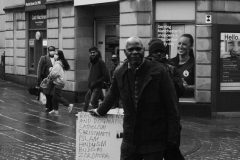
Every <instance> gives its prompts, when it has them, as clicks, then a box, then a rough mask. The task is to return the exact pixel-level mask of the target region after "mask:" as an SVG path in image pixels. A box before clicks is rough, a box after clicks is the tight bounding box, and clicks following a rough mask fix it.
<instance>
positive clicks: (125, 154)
mask: <svg viewBox="0 0 240 160" xmlns="http://www.w3.org/2000/svg"><path fill="white" fill-rule="evenodd" d="M163 156H164V150H160V151H155V152H150V153H139V152H138V151H137V146H135V145H132V144H129V143H127V142H122V144H121V158H120V160H162V159H163Z"/></svg>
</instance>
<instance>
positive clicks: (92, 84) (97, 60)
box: [83, 47, 110, 111]
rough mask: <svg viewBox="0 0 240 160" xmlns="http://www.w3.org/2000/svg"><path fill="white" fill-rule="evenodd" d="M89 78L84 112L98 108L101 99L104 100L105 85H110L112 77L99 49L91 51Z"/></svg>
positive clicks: (91, 49) (94, 48) (93, 48)
mask: <svg viewBox="0 0 240 160" xmlns="http://www.w3.org/2000/svg"><path fill="white" fill-rule="evenodd" d="M89 59H90V63H89V69H90V71H89V76H88V88H89V89H88V91H87V93H86V95H85V105H84V108H83V111H87V110H88V107H89V106H91V107H92V108H97V107H98V101H99V99H101V100H103V91H102V89H103V88H105V87H104V85H106V84H107V83H110V76H109V72H108V69H107V67H106V64H105V63H104V62H103V60H102V56H101V53H100V51H99V50H98V48H97V47H91V48H90V49H89Z"/></svg>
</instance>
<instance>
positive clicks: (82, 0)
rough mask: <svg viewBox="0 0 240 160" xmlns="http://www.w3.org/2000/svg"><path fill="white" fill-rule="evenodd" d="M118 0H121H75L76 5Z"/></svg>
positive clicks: (115, 0)
mask: <svg viewBox="0 0 240 160" xmlns="http://www.w3.org/2000/svg"><path fill="white" fill-rule="evenodd" d="M117 1H119V0H91V1H89V0H74V6H81V5H90V4H99V3H108V2H117Z"/></svg>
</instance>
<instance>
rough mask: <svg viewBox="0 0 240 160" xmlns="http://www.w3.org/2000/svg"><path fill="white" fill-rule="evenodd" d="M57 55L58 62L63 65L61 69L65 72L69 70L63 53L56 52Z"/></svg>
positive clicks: (60, 51)
mask: <svg viewBox="0 0 240 160" xmlns="http://www.w3.org/2000/svg"><path fill="white" fill-rule="evenodd" d="M57 54H58V60H60V61H61V62H62V64H63V69H64V70H65V71H67V70H69V69H70V66H69V64H68V62H67V60H66V59H65V57H64V54H63V51H62V50H58V51H57Z"/></svg>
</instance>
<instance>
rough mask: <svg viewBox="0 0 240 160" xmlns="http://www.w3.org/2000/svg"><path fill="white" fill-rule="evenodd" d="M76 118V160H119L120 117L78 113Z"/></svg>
mask: <svg viewBox="0 0 240 160" xmlns="http://www.w3.org/2000/svg"><path fill="white" fill-rule="evenodd" d="M77 116H78V119H77V134H76V136H77V137H76V140H77V142H76V145H77V146H76V159H77V160H118V159H120V145H121V141H122V139H121V134H122V115H107V116H104V117H94V116H92V115H90V114H89V113H86V112H79V113H78V115H77Z"/></svg>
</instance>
